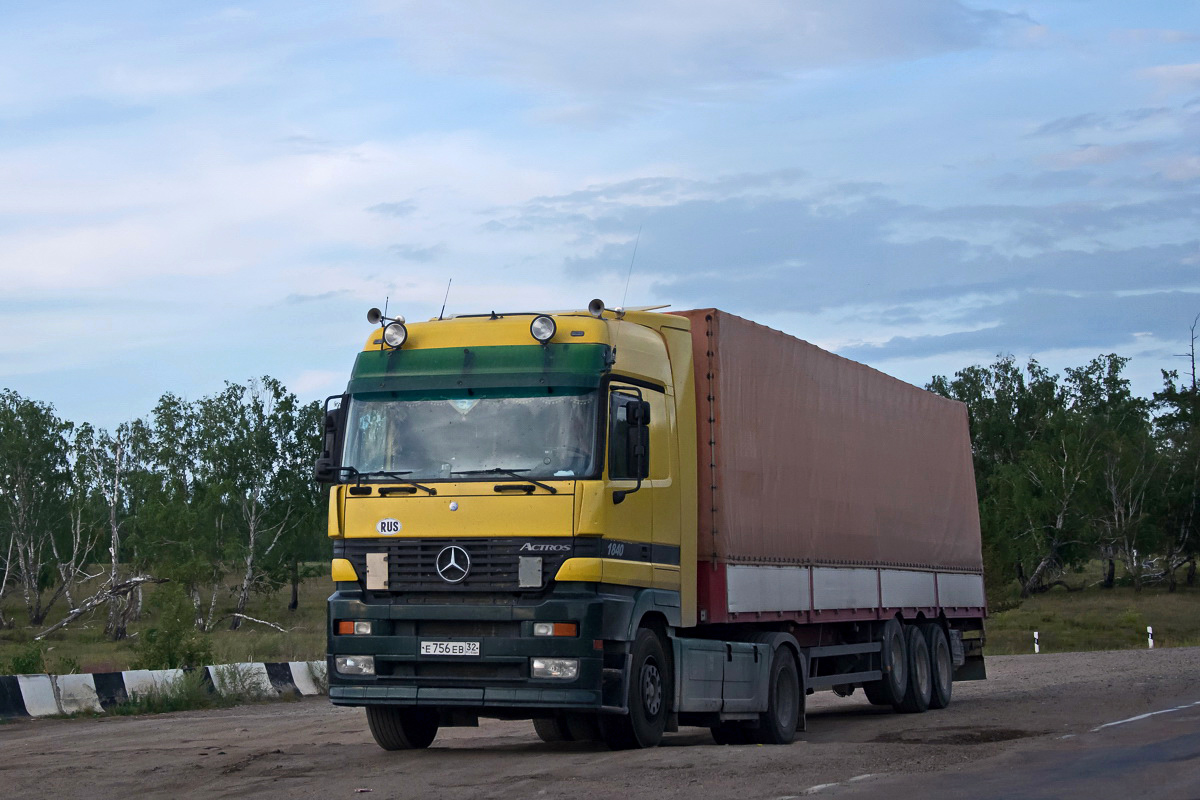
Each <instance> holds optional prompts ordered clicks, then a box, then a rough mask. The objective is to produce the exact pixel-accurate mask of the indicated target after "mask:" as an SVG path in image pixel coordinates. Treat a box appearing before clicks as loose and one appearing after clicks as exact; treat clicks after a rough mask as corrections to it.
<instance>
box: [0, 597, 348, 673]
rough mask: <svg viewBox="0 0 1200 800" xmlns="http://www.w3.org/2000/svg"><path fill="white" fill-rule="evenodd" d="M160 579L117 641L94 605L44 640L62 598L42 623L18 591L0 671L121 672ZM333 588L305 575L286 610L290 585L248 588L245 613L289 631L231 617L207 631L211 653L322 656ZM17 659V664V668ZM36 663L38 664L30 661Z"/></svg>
mask: <svg viewBox="0 0 1200 800" xmlns="http://www.w3.org/2000/svg"><path fill="white" fill-rule="evenodd" d="M158 588H159V587H156V586H153V585H152V586H148V587H146V603H145V605H146V607H147V612H146V613H145V614H144V615H143V617H142V619H141V620H140V621H138V622H135V623H134V624H133V625H132V626H131V628H130V633H131V634H137V635H133V636H131V638H130V639H127V640H125V641H120V642H114V641H111V640H109V639H108V638H107V637H106V636H105V635H104V621H105V616H104V615H105V609H104V608H101V609H99V610H97V611H96V612H95V613H94V614H93V615H92V616H91V617H90V618H89V617H84V618H81V619H79V620H77V621H75V622H74V623H72V624H71V625H70V626H68V627H67V628H65V629H59V630H58V631H55V632H54V633H52V634H50V635H49V636H47V637H46V639H45V640H44V641H43V642H41V643H36V642H34V641H33V637H34V636H36V635H37V634H38V633H39V632H40V631H42V630H44V629H45V628H47V627H49V626H50V625H52V624H53V623H55V622H57V621H58V620H60V619H62V617H63V616H65V614H66V613H67V611H68V608H67V606H66V604H65V603H62V602H60V603H59V604H58V605H57V606H55V608H54V611H53V613H52V614H51V615H50V616H49V618H47V620H46V621H45V623H43V624H42V625H39V626H36V627H22V626H21V625H20V622H21V621H22V620H23V618H24V607H23V606H22V605H21V604H20V602H19V598H13V597H9V598H7V599H6V601H5V609H4V610H5V616H6V617H7V618H8V619H9V620H13V621H16V622H17V623H18V625H17V627H15V628H10V629H7V630H0V675H5V674H10V673H11V672H49V673H54V674H68V673H74V672H116V671H120V670H126V669H130V668H131V665H132V663H133V662H134V660H135V659H136V657H137V653H136V651H135V650H134V644H135V643H136V642H137V641H138V639H139V638H140V634H141V632H142V631H145V630H146V629H148V628H151V627H154V625H155V619H154V614H153V612H152V611H151V610H149V609H150V606H151V605H152V604H151V602H150V600H151V598H152V596H153V593H154V591H155V590H156V589H158ZM332 590H333V585H332V583H330V581H329V579H328V577H325V576H321V577H315V578H307V579H305V580H304V581H302V582H301V584H300V598H299V600H300V605H299V608H297V609H296V610H295V611H294V612H293V611H288V609H287V604H288V600H289V599H290V596H291V592H290V590H289V589H288V588H287V587H284V588H283V589H282V590H280V591H279V592H276V593H275V594H272V595H251V598H250V604H249V607H248V608H247V609H246V613H247V614H248V615H249V616H252V617H256V618H258V619H263V620H268V621H270V622H274V623H276V624H278V625H280V626H282V627H284V628H286V629H287V630H288V632H287V633H280V632H279V631H276V630H273V629H271V628H267V627H265V626H263V625H258V624H256V623H253V622H248V621H243V623H242V627H241V629H240V630H237V631H231V630H229V621H228V620H226V621H225V622H223V623H221V624H220V625H218V626H217V630H215V631H213V632H212V633H211V634H209V635H208V636H209V639H210V641H211V643H212V652H213V661H214V663H217V664H234V663H239V662H247V661H268V662H270V661H310V660H321V659H323V658H324V657H325V600H326V598H328V596H329V594H330V592H331V591H332ZM236 600H237V598H236V595H235V594H234V592H233V589H232V587H229V588H228V590H227V591H225V592H224V593H223V594H222V596H221V597H220V599H219V600H218V613H217V617H221V616H223V615H225V614H228V613H231V612H232V611H233V609H234V604H235V603H236ZM14 666H17V667H20V669H13V667H14ZM31 667H36V668H34V669H31Z"/></svg>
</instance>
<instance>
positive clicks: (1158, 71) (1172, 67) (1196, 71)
mask: <svg viewBox="0 0 1200 800" xmlns="http://www.w3.org/2000/svg"><path fill="white" fill-rule="evenodd" d="M1138 76H1139V77H1141V78H1146V79H1148V80H1152V81H1155V82H1156V83H1158V84H1159V86H1160V88H1161V89H1162V90H1163V91H1165V92H1182V91H1195V90H1196V89H1198V88H1200V63H1195V64H1165V65H1162V66H1157V67H1146V68H1145V69H1142V70H1139V71H1138Z"/></svg>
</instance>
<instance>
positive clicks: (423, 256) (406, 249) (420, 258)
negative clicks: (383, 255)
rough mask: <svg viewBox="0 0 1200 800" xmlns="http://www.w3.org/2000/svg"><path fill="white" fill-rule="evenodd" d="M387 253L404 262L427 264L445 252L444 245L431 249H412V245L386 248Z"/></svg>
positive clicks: (397, 245) (396, 245) (395, 245)
mask: <svg viewBox="0 0 1200 800" xmlns="http://www.w3.org/2000/svg"><path fill="white" fill-rule="evenodd" d="M388 251H389V252H391V253H392V254H393V255H396V256H399V257H400V258H402V259H404V260H405V261H415V262H416V263H418V264H428V263H429V262H431V261H435V260H436V259H437V258H438V257H440V256H441V255H443V254H444V253H445V252H446V247H445V245H440V244H439V245H434V246H433V247H414V246H412V245H405V244H394V245H391V246H390V247H388Z"/></svg>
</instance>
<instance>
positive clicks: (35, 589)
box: [0, 389, 72, 625]
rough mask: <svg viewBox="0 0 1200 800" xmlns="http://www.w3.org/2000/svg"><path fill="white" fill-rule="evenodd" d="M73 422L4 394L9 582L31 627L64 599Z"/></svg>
mask: <svg viewBox="0 0 1200 800" xmlns="http://www.w3.org/2000/svg"><path fill="white" fill-rule="evenodd" d="M71 427H72V426H71V425H70V423H67V422H64V421H63V420H61V419H59V418H58V416H57V415H56V414H55V413H54V409H53V407H51V406H49V405H47V404H45V403H39V402H37V401H34V400H28V399H26V398H24V397H21V396H20V395H19V394H17V393H16V392H13V391H11V390H8V389H5V390H3V391H0V529H2V530H3V532H4V533H3V539H0V541H2V542H3V552H4V553H5V554H6V555H5V563H4V583H3V584H0V594H2V593H3V591H4V589H3V587H4V586H8V584H9V581H12V582H14V583H15V584H16V585H17V588H18V590H19V591H20V592H21V596H22V599H23V600H24V602H25V610H26V614H27V616H28V618H29V624H30V625H40V624H41V622H42V621H43V620H44V619H45V618H46V614H47V613H48V612H49V610H50V609H51V607H53V605H54V604H55V602H56V601H57V600H58V599H59V598H60V597H61V596H62V587H61V585H60V586H59V588H58V589H57V590H56V591H52V592H51V593H50V596H49V597H48V598H47V597H45V591H46V590H47V589H48V588H49V587H50V586H51V585H52V584H53V583H54V563H53V562H54V545H53V538H54V535H55V531H56V528H57V527H58V526H60V525H62V524H63V523H64V522H65V514H64V507H65V503H64V492H65V487H66V484H67V459H66V453H67V436H68V435H69V433H70V431H71Z"/></svg>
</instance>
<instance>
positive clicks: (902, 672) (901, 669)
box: [863, 619, 908, 706]
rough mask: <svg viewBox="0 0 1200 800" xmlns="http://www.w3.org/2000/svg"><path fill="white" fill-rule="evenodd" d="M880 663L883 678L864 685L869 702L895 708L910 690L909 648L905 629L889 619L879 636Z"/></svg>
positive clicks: (864, 691)
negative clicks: (905, 637)
mask: <svg viewBox="0 0 1200 800" xmlns="http://www.w3.org/2000/svg"><path fill="white" fill-rule="evenodd" d="M879 641H880V653H879V657H880V663H881V669H882V670H883V677H882V678H881V679H880V680H878V681H871V682H870V683H864V684H863V693H864V694H866V696H867V700H869V701H871V704H872V705H876V706H895V705H896V704H897V703H899V702H900V701H902V700H903V699H904V693H905V692H906V691H907V690H908V648H907V647H906V646H905V642H904V628H903V627H902V626H901V625H900V623H899V621H897V620H895V619H889V620H888V621H887V622H886V623H884V625H883V630H882V631H881V632H880V634H879Z"/></svg>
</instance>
